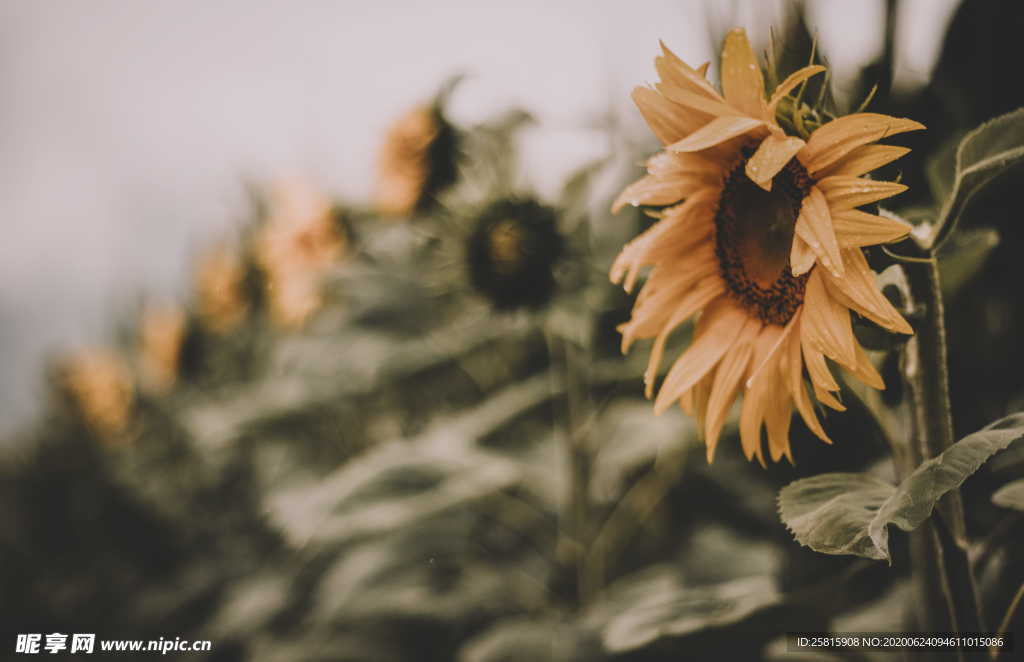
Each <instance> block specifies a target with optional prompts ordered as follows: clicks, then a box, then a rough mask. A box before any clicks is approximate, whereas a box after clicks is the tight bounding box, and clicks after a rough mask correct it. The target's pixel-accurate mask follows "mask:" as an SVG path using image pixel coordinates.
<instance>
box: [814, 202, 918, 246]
mask: <svg viewBox="0 0 1024 662" xmlns="http://www.w3.org/2000/svg"><path fill="white" fill-rule="evenodd" d="M832 225H833V227H834V228H835V231H836V240H837V241H838V242H839V245H840V246H841V247H843V248H850V247H852V246H874V245H876V244H887V243H890V242H893V241H896V240H898V239H902V238H904V237H906V236H907V235H908V234H910V231H911V230H912V229H913V228H912V226H911V225H910V224H909V223H905V222H904V221H901V220H899V219H895V218H889V217H886V216H876V215H875V214H868V213H867V212H863V211H860V210H858V209H847V210H845V211H841V212H837V213H835V214H833V215H832Z"/></svg>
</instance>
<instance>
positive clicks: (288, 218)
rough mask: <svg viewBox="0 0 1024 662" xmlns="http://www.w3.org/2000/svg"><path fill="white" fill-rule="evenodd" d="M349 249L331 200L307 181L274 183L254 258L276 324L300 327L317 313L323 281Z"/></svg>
mask: <svg viewBox="0 0 1024 662" xmlns="http://www.w3.org/2000/svg"><path fill="white" fill-rule="evenodd" d="M347 249H348V237H347V236H346V234H345V232H344V230H343V229H342V228H341V227H340V224H339V223H338V219H337V215H336V213H335V209H334V206H333V204H332V202H331V200H330V199H329V198H327V197H326V196H324V195H323V194H321V193H320V192H319V191H318V190H316V188H314V187H313V186H312V185H311V184H309V183H308V182H306V181H305V180H300V179H295V180H281V181H279V182H278V183H277V185H276V186H275V187H274V189H273V190H272V191H271V196H270V201H269V210H268V217H267V221H266V224H265V225H264V226H263V227H262V228H261V230H260V234H259V236H258V237H257V238H256V245H255V253H256V262H257V263H258V264H259V265H260V267H261V268H262V270H263V272H264V274H265V276H266V289H267V297H268V299H269V302H270V312H271V317H272V318H273V320H274V321H275V322H276V323H277V324H278V325H280V326H282V327H292V328H294V327H299V326H302V324H304V323H305V321H306V320H307V319H308V318H309V317H310V316H311V315H312V314H313V313H314V312H316V311H317V310H319V309H320V307H321V305H322V304H323V292H322V288H321V281H322V279H323V277H324V275H325V274H326V273H327V272H328V271H329V270H330V269H331V267H333V266H334V265H335V264H336V263H337V262H338V261H339V260H340V259H341V258H342V257H343V256H344V255H345V253H346V251H347Z"/></svg>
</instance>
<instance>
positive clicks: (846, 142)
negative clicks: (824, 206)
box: [800, 113, 925, 173]
mask: <svg viewBox="0 0 1024 662" xmlns="http://www.w3.org/2000/svg"><path fill="white" fill-rule="evenodd" d="M923 128H925V127H924V125H923V124H921V123H919V122H915V121H914V120H911V119H906V118H902V117H890V116H888V115H879V114H878V113H856V114H854V115H846V116H844V117H840V118H838V119H834V120H832V121H831V122H829V123H828V124H825V125H824V126H822V127H821V128H819V129H818V130H816V131H815V132H814V133H812V134H811V137H810V139H809V140H808V141H807V147H805V148H804V151H803V152H801V154H800V160H801V162H803V164H804V167H806V168H807V170H808V171H809V172H812V173H813V172H817V171H818V170H821V169H822V168H826V167H828V166H829V165H831V164H833V163H835V162H836V161H838V160H839V159H841V158H843V157H844V156H846V155H847V154H849V153H850V152H851V151H853V150H854V149H856V148H858V147H860V146H861V145H865V144H867V143H873V142H877V141H878V140H881V139H882V138H886V137H888V136H892V135H896V134H897V133H903V132H905V131H917V130H920V129H923Z"/></svg>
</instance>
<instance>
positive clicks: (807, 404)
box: [781, 310, 832, 444]
mask: <svg viewBox="0 0 1024 662" xmlns="http://www.w3.org/2000/svg"><path fill="white" fill-rule="evenodd" d="M802 313H803V311H802V310H801V311H797V313H796V315H794V316H793V319H792V320H790V322H789V323H790V324H794V325H801V324H802V322H801V316H802ZM800 345H801V332H800V330H799V328H798V329H797V330H796V331H795V332H794V333H792V334H790V336H789V338H788V339H787V341H786V347H785V348H784V352H785V353H784V355H783V358H782V359H781V361H782V362H783V363H782V369H783V371H784V373H785V378H786V381H787V387H788V388H789V393H790V396H791V397H792V398H793V404H794V405H795V406H796V409H797V411H798V412H800V417H801V418H803V419H804V423H805V424H806V425H807V428H808V429H809V430H810V431H811V432H813V433H814V434H815V436H817V437H818V438H819V439H821V440H822V441H824V442H825V443H826V444H831V443H832V440H831V439H830V438H829V436H828V435H827V434H826V433H825V428H823V427H822V426H821V422H820V421H819V420H818V416H817V414H816V413H815V412H814V405H813V404H812V403H811V399H810V397H808V395H807V388H806V387H805V386H804V362H803V351H802V350H801V347H800Z"/></svg>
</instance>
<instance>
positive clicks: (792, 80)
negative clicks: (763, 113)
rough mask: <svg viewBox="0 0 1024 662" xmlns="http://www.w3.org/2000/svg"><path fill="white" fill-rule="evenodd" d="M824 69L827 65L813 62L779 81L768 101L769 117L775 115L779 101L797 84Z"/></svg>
mask: <svg viewBox="0 0 1024 662" xmlns="http://www.w3.org/2000/svg"><path fill="white" fill-rule="evenodd" d="M823 71H825V67H823V66H821V65H820V64H812V65H810V66H807V67H804V68H803V69H797V70H796V71H794V72H793V73H791V74H790V75H788V76H786V80H784V81H782V82H781V83H779V86H778V87H776V88H775V91H774V92H772V98H771V99H770V100H769V101H768V113H769V117H771V116H774V115H775V109H776V108H777V107H778V105H779V102H780V101H782V99H783V98H785V96H786V95H787V94H789V93H790V92H792V91H793V89H794V88H796V86H797V85H799V84H800V83H802V82H804V81H805V80H807V79H808V78H810V77H811V76H814V75H815V74H820V73H821V72H823Z"/></svg>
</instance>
